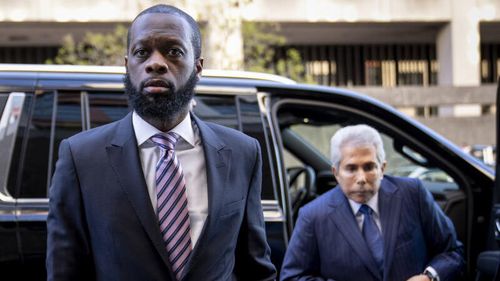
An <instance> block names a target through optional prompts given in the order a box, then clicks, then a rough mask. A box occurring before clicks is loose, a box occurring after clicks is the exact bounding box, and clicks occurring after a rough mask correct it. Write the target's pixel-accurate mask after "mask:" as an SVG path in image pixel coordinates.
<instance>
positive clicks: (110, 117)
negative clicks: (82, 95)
mask: <svg viewBox="0 0 500 281" xmlns="http://www.w3.org/2000/svg"><path fill="white" fill-rule="evenodd" d="M88 94H89V95H88V97H89V119H90V128H95V127H98V126H101V125H104V124H107V123H111V122H113V121H116V120H119V119H121V118H123V117H124V116H125V115H127V113H128V112H129V111H130V109H129V107H128V103H127V97H126V96H125V95H124V94H123V93H121V92H117V93H104V92H102V93H98V92H89V93H88Z"/></svg>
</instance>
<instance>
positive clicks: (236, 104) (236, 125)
mask: <svg viewBox="0 0 500 281" xmlns="http://www.w3.org/2000/svg"><path fill="white" fill-rule="evenodd" d="M193 111H194V113H195V114H196V115H197V116H198V117H200V118H201V119H203V120H204V121H210V122H214V123H217V124H220V125H223V126H226V127H230V128H233V129H237V130H239V131H242V132H244V133H245V134H247V135H249V136H251V137H253V138H256V139H257V140H258V141H259V143H260V146H261V150H262V160H263V161H262V163H263V164H262V165H263V167H262V168H263V170H262V199H270V200H273V199H275V198H276V197H275V195H274V190H275V188H274V185H273V183H274V181H273V178H274V177H273V175H274V173H273V172H272V170H271V165H270V159H269V153H268V147H269V146H268V144H267V142H266V141H267V138H266V137H265V133H264V128H263V125H262V116H261V114H260V110H259V107H258V104H257V100H256V97H255V96H253V95H249V96H238V97H237V96H233V95H224V96H223V95H197V96H196V106H195V107H194V110H193Z"/></svg>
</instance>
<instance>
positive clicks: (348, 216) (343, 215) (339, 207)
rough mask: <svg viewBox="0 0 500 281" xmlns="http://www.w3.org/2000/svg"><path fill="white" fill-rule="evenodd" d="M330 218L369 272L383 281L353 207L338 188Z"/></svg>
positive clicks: (334, 195) (332, 203) (335, 190)
mask: <svg viewBox="0 0 500 281" xmlns="http://www.w3.org/2000/svg"><path fill="white" fill-rule="evenodd" d="M330 207H331V210H330V216H329V217H330V218H331V219H332V220H333V222H334V223H335V224H336V225H337V229H338V230H339V231H340V232H341V233H342V235H343V236H344V238H345V241H347V243H349V245H350V246H351V247H352V248H353V249H354V252H355V253H356V254H357V255H358V257H359V258H360V259H361V260H362V261H363V263H364V265H365V266H366V268H368V270H369V271H370V272H371V273H372V274H373V275H374V276H375V277H376V278H377V280H382V276H381V275H380V272H379V270H378V269H377V265H376V264H375V260H374V259H373V257H372V256H371V254H370V250H369V248H368V245H367V244H366V242H365V239H364V238H363V235H362V234H361V230H360V229H359V226H358V224H357V221H356V218H355V217H354V214H353V213H352V209H351V206H350V205H349V202H348V201H347V198H346V197H345V195H344V193H343V192H342V190H341V189H340V186H337V187H336V188H335V189H334V191H333V195H332V200H331V203H330Z"/></svg>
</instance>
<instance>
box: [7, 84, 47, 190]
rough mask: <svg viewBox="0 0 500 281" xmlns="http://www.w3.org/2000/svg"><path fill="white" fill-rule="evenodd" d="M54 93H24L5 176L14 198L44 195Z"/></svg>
mask: <svg viewBox="0 0 500 281" xmlns="http://www.w3.org/2000/svg"><path fill="white" fill-rule="evenodd" d="M54 97H55V94H54V93H42V94H39V95H36V96H35V95H27V96H26V100H25V103H24V108H23V113H22V115H21V120H20V124H19V130H18V133H17V140H16V145H15V149H14V155H13V158H12V165H11V170H10V175H9V186H8V187H9V192H10V193H11V195H12V196H14V197H21V198H25V197H35V198H36V197H46V190H47V175H48V164H49V147H50V126H51V122H52V111H53V104H54Z"/></svg>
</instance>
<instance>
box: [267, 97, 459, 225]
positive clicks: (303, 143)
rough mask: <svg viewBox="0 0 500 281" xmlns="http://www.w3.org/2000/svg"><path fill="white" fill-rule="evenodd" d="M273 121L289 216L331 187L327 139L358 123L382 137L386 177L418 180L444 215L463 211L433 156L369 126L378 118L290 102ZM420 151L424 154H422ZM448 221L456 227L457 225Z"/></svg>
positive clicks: (377, 126) (449, 176)
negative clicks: (277, 133)
mask: <svg viewBox="0 0 500 281" xmlns="http://www.w3.org/2000/svg"><path fill="white" fill-rule="evenodd" d="M346 108H347V107H346ZM277 118H278V122H279V126H280V128H279V129H280V132H281V139H282V142H283V143H282V144H283V148H284V161H285V163H284V165H285V167H287V172H288V178H289V180H290V182H289V184H290V187H289V196H290V202H291V205H292V209H293V212H294V216H296V215H297V211H298V209H299V208H300V207H301V206H303V205H304V204H305V203H307V202H309V201H311V200H313V199H314V198H316V197H317V196H319V195H321V194H323V193H324V192H326V191H328V190H330V189H332V188H334V187H335V186H336V180H335V178H334V176H333V174H332V171H331V161H330V139H331V137H332V136H333V135H334V134H335V132H336V131H337V130H339V129H340V128H342V127H345V126H348V125H355V124H362V123H364V124H368V125H370V126H372V127H374V128H375V129H377V130H378V131H379V132H380V133H381V136H382V141H383V143H384V150H385V152H386V160H387V166H386V169H385V174H386V175H393V176H404V177H412V178H418V179H420V180H421V181H422V184H423V186H424V187H425V188H427V189H428V190H429V191H430V192H431V193H432V194H433V195H434V198H435V199H436V201H437V203H438V204H439V205H440V206H441V207H442V208H443V210H445V212H446V213H447V214H452V213H455V214H463V212H462V211H460V210H462V209H464V208H465V195H464V191H463V190H461V189H460V186H459V184H458V183H457V181H456V179H455V177H454V176H453V175H452V174H450V173H449V172H448V170H447V168H446V167H447V166H446V165H445V164H444V163H441V164H439V162H438V161H437V160H436V159H435V158H434V157H433V155H432V153H431V154H429V150H426V149H422V148H419V146H417V145H416V143H418V142H419V141H420V140H417V139H413V140H411V137H410V140H409V139H408V138H407V137H403V136H400V135H399V133H397V132H396V131H394V130H392V129H390V128H387V127H385V126H382V125H381V124H378V123H376V122H375V121H373V120H376V119H377V118H369V117H366V116H359V115H357V114H356V113H354V109H353V111H352V112H351V111H349V110H346V109H340V108H337V107H334V106H332V107H328V106H324V104H319V103H318V104H317V105H316V104H314V102H312V103H311V104H307V103H305V102H304V101H303V100H290V102H289V103H283V104H281V105H280V107H279V108H278V111H277ZM424 145H427V144H424ZM427 149H429V147H427ZM422 151H427V152H426V154H425V153H423V152H422ZM287 162H288V163H287ZM297 165H298V166H297ZM297 171H300V172H301V173H303V178H302V179H300V177H297V176H296V173H297ZM308 178H309V180H308ZM311 178H312V179H313V180H310V179H311ZM293 179H297V180H295V181H294V180H293ZM304 193H305V194H306V195H304ZM298 196H300V198H298ZM455 217H459V216H458V215H457V216H455ZM453 221H454V222H455V223H456V222H457V221H458V220H455V219H453ZM456 226H457V230H458V231H459V232H460V233H461V234H460V235H464V233H465V228H464V226H463V225H459V224H456Z"/></svg>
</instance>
